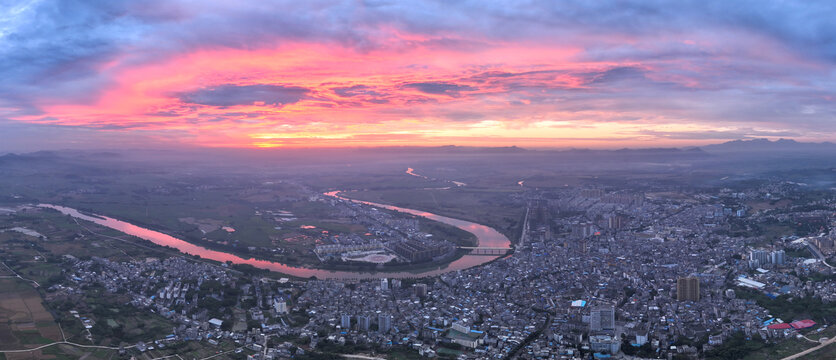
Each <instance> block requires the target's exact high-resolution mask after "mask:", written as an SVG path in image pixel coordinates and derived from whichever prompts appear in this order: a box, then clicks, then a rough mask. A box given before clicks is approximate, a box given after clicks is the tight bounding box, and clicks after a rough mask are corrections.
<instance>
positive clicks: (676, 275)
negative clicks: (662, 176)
mask: <svg viewBox="0 0 836 360" xmlns="http://www.w3.org/2000/svg"><path fill="white" fill-rule="evenodd" d="M314 198H315V199H317V201H321V202H324V203H327V204H328V206H332V207H335V208H338V209H343V210H340V211H344V212H345V211H350V212H351V213H352V214H353V215H354V214H357V213H362V214H369V215H366V216H365V217H362V219H367V218H369V217H371V218H374V219H379V220H377V221H376V222H374V223H370V222H369V220H363V222H364V223H365V224H366V226H368V227H369V229H373V230H372V231H374V236H370V237H371V238H372V239H381V240H372V241H368V242H365V243H359V244H356V243H353V242H354V241H349V242H347V243H341V244H339V245H319V246H316V247H314V248H313V249H311V251H312V252H313V253H316V255H317V256H320V257H322V256H332V255H330V254H338V253H343V255H342V256H343V257H345V256H346V255H345V254H363V255H367V254H377V253H382V251H381V250H378V249H381V248H383V246H382V243H383V242H384V241H386V240H383V239H385V237H382V236H386V235H387V233H386V230H385V229H387V228H383V227H379V226H375V225H374V224H382V223H386V224H389V226H392V224H395V223H397V224H398V225H397V226H398V228H399V229H403V230H406V231H410V232H412V231H417V230H409V229H415V228H416V227H417V222H416V220H409V221H407V222H402V221H401V222H395V220H394V219H393V218H391V216H392V215H388V214H390V212H388V211H385V210H383V209H379V208H377V207H375V206H373V205H367V204H360V203H356V202H353V201H351V200H349V199H334V198H330V197H316V196H314ZM518 200H519V201H520V202H521V203H522V204H524V207H525V209H526V210H525V213H526V215H525V223H524V226H523V227H522V233H521V234H520V238H519V240H518V241H517V242H516V244H515V246H514V248H513V252H509V253H508V254H507V255H504V256H499V257H495V259H494V260H492V261H490V262H488V263H485V264H484V265H481V266H478V267H473V268H468V269H460V270H455V271H450V272H446V273H443V274H441V275H439V276H433V277H421V276H415V277H403V278H387V277H386V276H385V273H381V274H379V276H377V277H376V278H374V279H369V280H362V279H338V278H337V279H303V278H298V277H281V276H280V274H279V276H278V277H277V276H273V275H272V274H265V273H264V272H260V271H257V269H252V268H241V267H239V266H236V265H234V264H231V263H215V262H207V261H203V260H202V259H199V258H194V257H188V256H182V255H170V256H160V255H156V256H145V257H141V258H134V259H132V260H129V261H125V260H124V259H123V260H121V261H115V260H111V259H108V258H107V257H99V256H95V254H92V255H90V256H87V257H84V258H78V257H75V256H72V255H63V256H60V258H59V260H54V261H56V262H60V266H61V269H62V270H61V272H60V275H59V276H57V278H53V279H52V281H50V284H44V285H42V286H43V287H45V289H43V291H44V292H45V299H46V302H47V303H48V304H51V305H50V306H51V307H53V308H54V311H56V312H60V313H62V315H61V316H62V317H67V316H73V317H75V318H76V319H78V320H77V321H79V322H81V323H82V324H83V325H84V329H85V341H87V342H88V343H91V344H96V343H99V342H101V341H102V340H104V339H108V338H113V337H117V338H118V336H119V335H122V334H121V332H122V331H123V329H122V326H121V325H116V326H113V320H112V319H110V320H109V319H108V318H106V317H104V316H102V315H101V314H97V312H96V311H92V310H91V309H90V306H87V305H86V304H85V302H84V301H83V300H82V301H79V300H78V299H83V298H84V296H83V294H84V293H85V292H90V291H91V289H97V291H99V292H100V293H101V294H102V296H116V295H117V294H118V296H119V297H120V298H123V299H125V300H126V302H125V303H124V304H121V305H120V306H125V307H131V308H133V309H135V310H137V311H140V312H144V313H148V314H154V315H156V316H160V317H162V318H164V319H165V321H167V323H169V324H170V327H167V328H164V329H160V330H161V331H162V332H160V333H156V334H153V335H155V336H154V337H153V338H146V339H143V340H140V341H137V342H135V343H124V342H121V343H118V348H119V353H122V354H125V356H140V358H142V357H141V356H143V355H145V354H150V353H152V352H153V353H154V354H156V355H154V356H159V355H163V354H166V351H168V350H167V349H177V348H178V344H182V343H197V344H202V345H201V346H208V347H216V348H218V349H227V350H225V352H226V355H228V356H233V355H235V356H241V357H244V356H245V357H246V358H248V359H281V358H317V357H316V356H328V355H327V354H332V355H335V354H352V353H360V354H387V353H392V352H405V353H406V354H413V356H416V357H426V358H433V357H440V358H459V359H483V358H496V359H501V358H510V357H515V358H521V359H581V358H587V357H589V356H593V357H595V358H608V357H614V358H619V357H631V356H637V357H642V358H668V359H671V358H676V359H688V358H702V357H711V356H715V355H716V356H720V358H722V355H717V354H722V352H723V351H728V349H729V344H733V345H734V346H740V344H739V343H741V342H750V343H757V344H759V345H760V346H768V345H769V344H774V343H780V342H781V341H783V340H785V339H795V338H801V339H804V340H803V341H809V342H818V341H819V340H823V341H827V340H828V339H827V337H825V336H824V334H829V333H831V332H832V329H829V328H828V325H829V323H830V322H832V321H833V319H834V315H836V314H834V310H833V306H832V304H833V302H834V301H836V276H834V270H833V267H832V264H833V263H834V261H833V257H834V255H835V254H836V247H834V239H836V231H834V230H831V229H834V221H836V219H834V216H833V214H834V211H835V210H836V198H834V197H833V196H832V194H831V195H830V197H829V198H821V197H815V196H810V193H809V192H808V191H807V190H806V189H805V188H804V186H803V185H800V184H793V183H769V184H767V185H764V186H761V187H759V188H756V189H750V190H746V191H738V190H732V189H728V188H721V189H719V190H718V191H716V192H700V191H697V190H694V191H692V192H688V193H685V192H680V193H674V192H656V193H644V192H638V191H632V190H630V189H604V188H592V187H582V188H565V189H558V190H550V191H541V190H537V189H526V190H525V191H524V192H522V193H520V195H518ZM800 202H803V203H800ZM790 203H793V204H799V205H791V206H784V207H770V206H767V205H768V204H790ZM764 204H767V205H764ZM755 206H760V207H761V208H756V207H755ZM50 211H51V210H46V209H42V208H36V207H31V206H21V207H18V208H16V209H8V210H7V211H6V215H5V216H4V217H5V218H9V219H15V218H16V217H17V215H21V214H28V215H26V216H32V214H37V213H42V212H50ZM387 219H388V220H387ZM5 221H7V220H4V222H5ZM20 221H21V220H17V221H14V220H13V221H12V222H13V223H15V222H20ZM23 225H25V224H23ZM767 227H772V228H771V229H775V228H776V227H782V229H784V230H786V234H783V235H779V236H775V235H774V231H773V232H769V233H767V232H764V231H763V230H762V229H765V228H767ZM388 228H389V229H391V227H388ZM78 230H79V231H78V233H76V234H75V235H74V236H75V237H76V238H89V237H95V236H96V235H95V234H94V233H90V232H88V233H86V234H85V232H84V231H83V230H82V228H78ZM12 233H13V234H16V235H15V236H18V235H20V236H24V235H25V237H27V238H30V239H38V240H33V241H32V244H33V245H32V246H37V247H41V245H38V244H39V243H41V242H49V241H53V240H50V239H46V237H44V236H42V235H40V233H38V232H36V231H34V230H30V229H27V228H25V227H15V228H11V229H10V230H7V232H6V234H12ZM420 238H426V236H425V235H420ZM377 241H379V242H377ZM12 244H14V242H12ZM369 250H371V252H368V251H369ZM4 251H6V252H10V251H13V247H10V246H9V245H7V246H6V247H5V248H4ZM396 251H397V250H396ZM395 253H396V254H398V255H397V256H404V254H403V253H400V252H395ZM465 256H470V257H478V256H480V255H465ZM50 258H53V259H54V258H55V256H52V257H50ZM267 275H269V276H267ZM47 285H48V286H47ZM789 299H793V300H792V301H791V302H787V301H788V300H789ZM111 316H112V315H111ZM109 323H110V325H108V324H109ZM114 345H115V343H114ZM179 346H182V345H179ZM145 358H148V357H147V356H146V357H145Z"/></svg>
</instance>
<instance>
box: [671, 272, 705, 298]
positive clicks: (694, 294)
mask: <svg viewBox="0 0 836 360" xmlns="http://www.w3.org/2000/svg"><path fill="white" fill-rule="evenodd" d="M676 299H677V300H679V301H700V279H699V278H697V277H694V276H689V277H681V278H679V279H677V280H676Z"/></svg>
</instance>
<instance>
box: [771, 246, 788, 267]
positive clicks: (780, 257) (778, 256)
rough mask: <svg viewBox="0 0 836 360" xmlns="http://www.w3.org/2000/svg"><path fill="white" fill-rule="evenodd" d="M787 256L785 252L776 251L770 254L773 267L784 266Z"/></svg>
mask: <svg viewBox="0 0 836 360" xmlns="http://www.w3.org/2000/svg"><path fill="white" fill-rule="evenodd" d="M785 256H786V252H784V250H776V251H773V252H771V253H769V260H770V261H771V262H772V265H784V263H785V261H786V260H785V259H784V257H785Z"/></svg>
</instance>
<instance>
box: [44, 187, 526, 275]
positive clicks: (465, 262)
mask: <svg viewBox="0 0 836 360" xmlns="http://www.w3.org/2000/svg"><path fill="white" fill-rule="evenodd" d="M338 193H339V191H332V192H329V193H326V194H325V195H327V196H332V197H336V198H338V199H342V200H346V201H353V202H356V203H362V204H366V205H369V206H374V207H378V208H383V209H388V210H395V211H400V212H403V213H408V214H412V215H417V216H422V217H425V218H428V219H431V220H435V221H438V222H442V223H445V224H448V225H452V226H455V227H457V228H459V229H462V230H465V231H467V232H470V233H473V234H474V235H476V238H477V239H478V241H479V245H478V246H479V247H491V248H510V245H511V242H510V241H509V240H508V238H507V237H506V236H505V235H502V234H501V233H499V232H498V231H496V230H494V229H493V228H491V227H488V226H485V225H480V224H476V223H472V222H469V221H464V220H459V219H453V218H449V217H446V216H441V215H436V214H432V213H428V212H425V211H419V210H412V209H406V208H401V207H397V206H392V205H384V204H377V203H373V202H367V201H359V200H353V199H348V198H344V197H342V196H339V195H338ZM38 206H41V207H45V208H50V209H55V210H58V211H60V212H61V213H64V214H66V215H70V216H72V217H75V218H78V219H82V220H86V221H90V222H93V223H96V224H99V225H102V226H105V227H109V228H111V229H114V230H118V231H121V232H123V233H125V234H128V235H133V236H136V237H138V238H141V239H145V240H148V241H150V242H153V243H155V244H157V245H162V246H169V247H172V248H175V249H177V250H179V251H180V252H182V253H184V254H189V255H198V256H200V257H201V258H204V259H209V260H215V261H220V262H226V261H231V262H232V263H235V264H248V265H252V266H254V267H257V268H261V269H267V270H271V271H276V272H280V273H283V274H288V275H292V276H297V277H301V278H309V277H311V276H316V277H317V278H318V279H372V278H415V277H427V276H435V275H439V274H443V273H446V272H450V271H456V270H462V269H467V268H471V267H474V266H477V265H481V264H484V263H486V262H489V261H491V260H493V259H496V258H497V257H499V256H486V255H464V256H462V257H461V258H459V259H456V260H455V261H453V262H451V263H449V264H446V265H442V266H439V267H437V268H427V267H424V268H422V269H420V270H415V271H377V272H371V271H347V270H326V269H316V268H305V267H297V266H289V265H285V264H282V263H278V262H273V261H267V260H257V259H253V258H250V259H245V258H242V257H240V256H238V255H234V254H230V253H226V252H223V251H217V250H211V249H207V248H204V247H202V246H198V245H195V244H192V243H189V242H187V241H184V240H180V239H178V238H175V237H173V236H171V235H167V234H164V233H161V232H159V231H154V230H150V229H146V228H143V227H140V226H136V225H134V224H131V223H128V222H124V221H121V220H116V219H112V218H109V217H106V216H99V215H95V216H90V215H85V214H82V213H81V212H79V211H78V210H76V209H73V208H69V207H65V206H58V205H50V204H40V205H38Z"/></svg>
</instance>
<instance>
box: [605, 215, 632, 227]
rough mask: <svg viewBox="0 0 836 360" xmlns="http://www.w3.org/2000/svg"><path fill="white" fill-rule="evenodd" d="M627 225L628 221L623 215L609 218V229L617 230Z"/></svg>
mask: <svg viewBox="0 0 836 360" xmlns="http://www.w3.org/2000/svg"><path fill="white" fill-rule="evenodd" d="M626 224H627V219H626V218H625V217H624V216H621V215H611V216H610V217H608V218H607V228H609V229H613V230H617V229H621V228H623V227H624V226H625V225H626Z"/></svg>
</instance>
